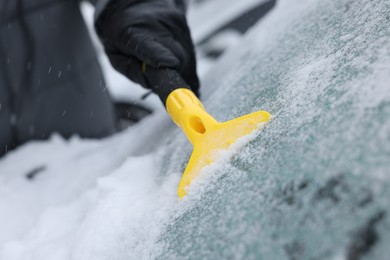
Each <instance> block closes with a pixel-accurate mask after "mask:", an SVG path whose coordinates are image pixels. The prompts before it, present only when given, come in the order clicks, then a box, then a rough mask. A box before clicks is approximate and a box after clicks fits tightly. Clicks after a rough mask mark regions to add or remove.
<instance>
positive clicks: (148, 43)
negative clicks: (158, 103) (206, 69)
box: [95, 0, 199, 104]
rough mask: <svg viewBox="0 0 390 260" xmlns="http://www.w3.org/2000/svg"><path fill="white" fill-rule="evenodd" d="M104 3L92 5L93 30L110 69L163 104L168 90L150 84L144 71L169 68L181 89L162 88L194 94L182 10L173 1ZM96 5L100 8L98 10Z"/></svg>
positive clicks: (193, 66) (100, 0) (194, 80)
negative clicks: (177, 76) (185, 89)
mask: <svg viewBox="0 0 390 260" xmlns="http://www.w3.org/2000/svg"><path fill="white" fill-rule="evenodd" d="M104 1H106V0H98V2H97V3H96V7H97V12H98V13H97V18H96V22H95V28H96V31H97V33H98V35H99V37H100V39H101V41H102V43H103V45H104V48H105V51H106V53H107V55H108V57H109V59H110V61H111V63H112V65H113V66H114V68H116V69H117V70H118V71H119V72H121V73H122V74H124V75H125V76H127V77H128V78H129V79H131V80H132V81H135V82H137V83H139V84H141V85H142V86H143V87H146V88H149V89H152V90H153V91H154V92H155V93H156V94H158V95H159V96H160V98H161V100H162V101H163V103H164V104H165V99H166V96H167V95H168V94H169V92H170V91H171V90H172V89H161V87H160V88H156V87H155V86H153V85H152V84H150V81H149V80H148V76H147V75H148V72H147V70H148V69H150V70H164V69H173V70H175V71H177V72H178V73H179V74H180V76H181V77H182V78H183V79H184V81H185V82H182V83H181V85H185V86H179V85H178V86H167V87H166V88H172V87H188V88H191V89H192V90H193V91H194V92H195V93H198V89H199V80H198V77H197V74H196V60H195V52H194V46H193V43H192V39H191V35H190V31H189V28H188V26H187V21H186V17H185V14H184V11H183V10H182V9H181V8H178V6H177V5H176V4H175V1H176V0H110V1H108V2H107V3H104ZM99 5H104V8H103V9H102V10H101V11H100V10H99V8H101V7H99ZM99 12H100V13H99ZM145 70H146V71H145ZM167 77H168V78H169V75H167Z"/></svg>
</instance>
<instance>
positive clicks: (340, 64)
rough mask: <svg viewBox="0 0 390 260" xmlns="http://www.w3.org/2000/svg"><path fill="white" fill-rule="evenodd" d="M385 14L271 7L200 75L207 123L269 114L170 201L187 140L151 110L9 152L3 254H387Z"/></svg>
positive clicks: (383, 7) (1, 207)
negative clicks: (101, 130)
mask: <svg viewBox="0 0 390 260" xmlns="http://www.w3.org/2000/svg"><path fill="white" fill-rule="evenodd" d="M389 13H390V5H389V3H388V1H386V0H383V1H363V2H361V1H348V0H344V1H330V2H329V1H311V0H305V1H302V0H290V1H279V3H278V5H277V7H276V8H275V10H273V11H272V13H271V14H270V15H269V16H268V17H267V18H266V19H265V20H263V21H261V22H260V23H259V24H257V25H256V26H255V28H253V29H252V30H251V31H250V33H249V34H248V35H247V36H246V38H245V39H244V40H243V42H242V43H241V45H240V47H237V48H234V49H230V50H229V51H228V53H227V54H226V55H225V56H224V57H223V58H222V59H221V60H220V61H218V63H217V65H216V66H215V68H213V69H212V70H211V71H210V72H209V74H208V75H207V76H206V77H205V79H204V81H203V88H204V104H205V107H206V109H207V110H208V111H209V112H210V113H211V114H212V115H214V116H215V117H216V118H217V119H219V120H221V121H224V120H228V119H231V118H234V117H237V116H240V115H243V114H246V113H249V112H252V111H256V110H260V109H263V110H268V111H269V112H270V113H271V114H273V119H272V121H271V122H270V123H269V124H268V126H267V127H266V128H265V129H264V130H263V131H262V132H261V133H260V134H259V135H258V136H256V137H255V138H254V139H253V140H252V141H251V142H250V143H249V144H248V145H246V146H245V147H243V148H241V150H240V151H235V152H236V153H235V155H234V156H233V158H232V159H231V160H222V161H221V162H219V163H216V164H214V165H212V166H210V167H208V168H206V169H205V170H204V172H203V174H202V176H201V177H200V178H199V179H198V180H197V181H196V182H195V183H194V185H192V186H191V187H190V189H189V193H188V196H187V197H186V198H185V199H184V200H182V201H180V200H178V198H177V195H176V187H177V183H178V181H179V179H180V176H181V173H182V171H183V169H184V167H185V164H186V161H187V160H188V156H189V155H190V153H191V146H190V144H189V143H188V141H187V140H186V139H185V136H184V135H183V134H182V133H181V132H180V130H179V129H177V128H175V127H174V126H173V125H172V124H171V123H170V122H169V118H168V117H167V116H166V115H165V114H164V111H163V109H162V110H161V111H157V112H156V114H155V115H154V116H152V117H150V118H147V119H145V120H144V121H142V122H141V123H140V124H138V125H136V126H135V127H133V128H131V129H129V130H127V131H126V132H123V133H121V134H118V135H117V136H114V137H112V138H108V139H106V140H103V141H82V140H78V139H77V138H75V139H73V140H72V141H70V142H65V141H64V140H62V139H60V138H58V137H54V138H53V139H52V140H51V142H48V143H35V144H34V143H32V144H30V145H27V146H26V147H24V148H22V149H20V150H18V151H16V152H15V153H14V154H11V155H9V156H8V157H7V158H5V159H3V161H2V162H1V163H0V172H1V174H2V175H1V176H0V187H1V190H0V213H1V214H0V220H1V221H0V225H2V226H1V230H5V231H4V232H3V234H2V235H1V236H0V241H1V242H2V246H1V247H0V257H2V258H1V259H150V258H151V259H154V258H158V259H361V258H363V257H367V258H370V259H371V258H372V259H386V258H387V257H388V255H389V253H390V252H389V248H388V246H387V245H388V243H389V241H390V232H389V231H390V230H389V227H390V221H389V218H388V210H389V209H390V199H389V198H390V194H389V193H390V189H389V169H390V136H389V133H390V91H389V84H390V29H389V28H390V27H389ZM53 149H55V150H56V152H55V153H53ZM40 165H45V167H44V169H43V170H41V173H39V174H38V175H37V176H36V178H34V179H33V180H27V179H26V178H24V174H25V173H26V172H28V170H29V169H31V168H36V167H38V168H39V166H40Z"/></svg>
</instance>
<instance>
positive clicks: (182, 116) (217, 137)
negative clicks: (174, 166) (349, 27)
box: [145, 68, 271, 198]
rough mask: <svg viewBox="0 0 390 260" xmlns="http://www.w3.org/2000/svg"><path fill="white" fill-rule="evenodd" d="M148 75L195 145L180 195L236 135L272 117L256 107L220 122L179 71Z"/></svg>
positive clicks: (249, 130)
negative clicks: (252, 111)
mask: <svg viewBox="0 0 390 260" xmlns="http://www.w3.org/2000/svg"><path fill="white" fill-rule="evenodd" d="M145 75H146V76H147V79H148V81H149V83H150V85H151V86H152V88H153V89H154V91H155V92H157V93H159V95H160V98H161V99H162V100H163V102H164V100H165V106H166V109H167V111H168V113H169V115H170V116H171V118H172V120H173V121H174V122H175V123H176V124H177V125H178V126H179V127H180V128H181V129H182V130H183V131H184V133H185V134H186V136H187V138H188V139H189V141H190V142H191V143H192V145H193V147H194V148H193V151H192V154H191V157H190V159H189V161H188V164H187V167H186V169H185V170H184V173H183V176H182V178H181V181H180V183H179V187H178V195H179V197H180V198H182V197H184V196H185V195H186V189H187V187H188V186H189V185H190V184H191V182H192V181H193V180H194V179H195V178H196V177H197V176H198V175H199V173H200V172H201V170H202V169H203V167H205V166H207V165H209V164H211V163H212V162H214V161H215V159H216V156H217V155H218V151H221V150H226V149H228V148H229V146H230V145H231V144H233V143H234V142H235V141H236V140H237V139H239V138H240V137H243V136H245V135H248V134H250V133H251V132H252V131H254V130H256V129H258V128H259V127H260V126H262V125H264V124H265V123H267V122H268V121H269V119H270V117H271V115H270V114H269V113H268V112H266V111H257V112H254V113H251V114H247V115H244V116H242V117H239V118H236V119H233V120H230V121H227V122H222V123H221V122H218V121H217V120H215V119H214V118H213V117H212V116H211V115H210V114H208V113H207V112H206V110H205V109H204V107H203V105H202V103H201V102H200V100H199V99H198V98H197V97H196V95H195V94H194V93H193V92H192V91H191V90H190V89H189V88H188V86H186V83H185V82H184V80H183V79H182V78H181V77H180V75H179V73H177V72H176V71H174V70H170V69H160V70H159V69H152V68H148V69H146V71H145ZM178 87H179V88H178ZM180 87H183V88H180Z"/></svg>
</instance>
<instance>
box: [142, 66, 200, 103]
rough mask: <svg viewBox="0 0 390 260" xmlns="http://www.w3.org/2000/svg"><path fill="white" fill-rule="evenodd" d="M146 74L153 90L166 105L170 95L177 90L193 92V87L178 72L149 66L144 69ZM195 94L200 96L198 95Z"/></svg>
mask: <svg viewBox="0 0 390 260" xmlns="http://www.w3.org/2000/svg"><path fill="white" fill-rule="evenodd" d="M144 74H145V76H146V80H147V81H148V84H149V85H150V87H151V89H152V90H153V92H154V93H156V94H157V95H158V96H159V97H160V99H161V101H162V102H163V104H164V105H165V104H166V101H167V98H168V96H169V94H170V93H171V92H173V91H174V90H175V89H179V88H184V89H188V90H191V87H190V86H189V85H188V84H187V83H186V82H185V81H184V80H183V78H182V77H181V76H180V74H179V73H178V72H177V71H176V70H173V69H168V68H164V69H155V68H151V67H149V66H148V67H146V68H145V69H144ZM195 94H196V95H197V96H198V94H197V93H195Z"/></svg>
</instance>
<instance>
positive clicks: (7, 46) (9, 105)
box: [0, 0, 115, 155]
mask: <svg viewBox="0 0 390 260" xmlns="http://www.w3.org/2000/svg"><path fill="white" fill-rule="evenodd" d="M114 131H115V118H114V113H113V107H112V104H111V101H110V99H109V96H108V93H107V91H106V87H105V83H104V79H103V76H102V72H101V69H100V67H99V64H98V62H97V58H96V54H95V52H94V48H93V46H92V43H91V40H90V38H89V35H88V33H87V29H86V27H85V25H84V21H83V18H82V16H81V13H80V9H79V2H78V1H76V0H34V1H31V0H23V1H22V0H1V1H0V155H1V154H3V153H5V152H6V151H7V150H9V149H11V148H12V147H13V146H16V145H19V144H22V143H24V142H26V141H28V140H32V139H45V138H47V137H48V136H49V135H50V134H51V133H53V132H58V133H60V134H61V135H63V136H64V137H69V136H71V135H72V134H75V133H77V134H79V135H80V136H83V137H92V138H95V137H103V136H107V135H109V134H112V133H114Z"/></svg>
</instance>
